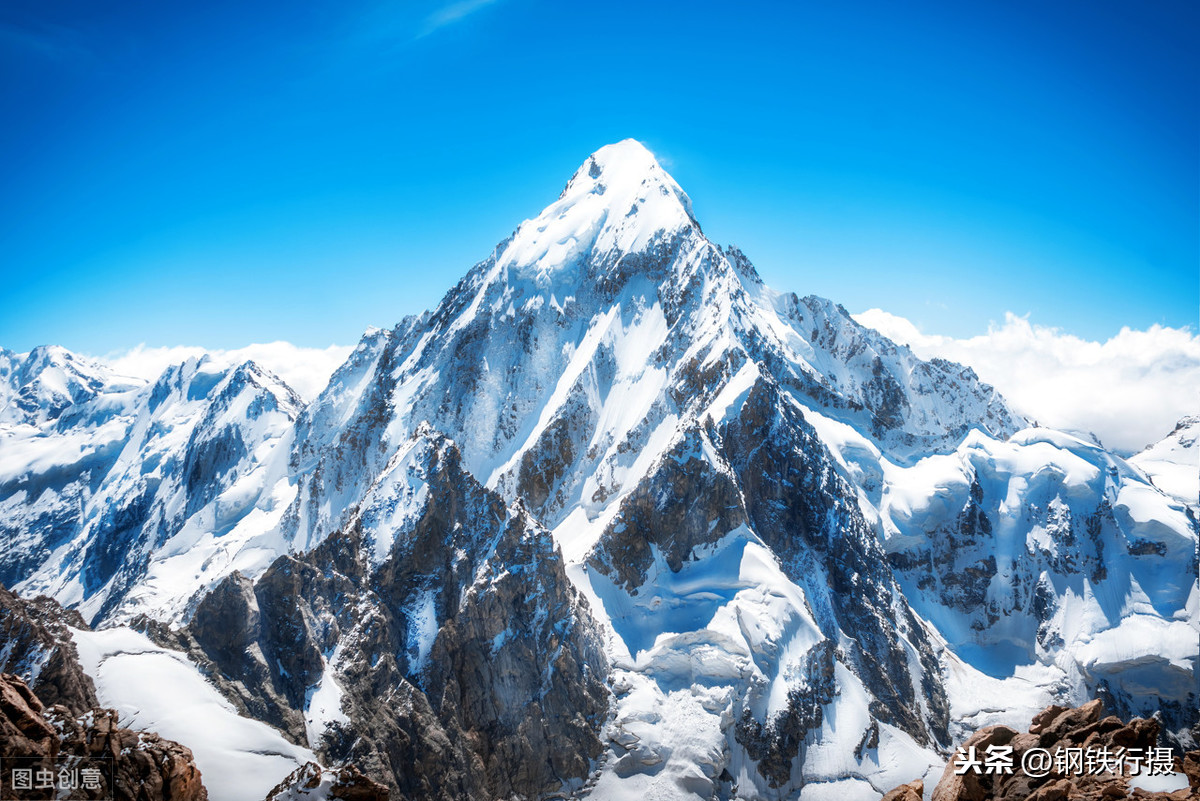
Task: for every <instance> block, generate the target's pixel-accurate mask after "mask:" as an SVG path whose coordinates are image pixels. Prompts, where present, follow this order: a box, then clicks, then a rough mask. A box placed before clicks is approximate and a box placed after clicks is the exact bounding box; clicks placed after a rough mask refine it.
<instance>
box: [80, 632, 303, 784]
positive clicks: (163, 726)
mask: <svg viewBox="0 0 1200 801" xmlns="http://www.w3.org/2000/svg"><path fill="white" fill-rule="evenodd" d="M71 636H72V638H73V639H74V640H75V645H76V647H77V648H78V649H79V660H80V663H81V664H82V665H83V668H84V670H85V671H86V672H87V674H88V675H89V676H91V677H92V679H93V681H95V683H96V693H97V695H98V697H99V699H100V703H101V704H102V705H103V706H105V707H109V708H113V709H116V710H117V713H118V714H119V715H120V720H121V725H123V726H126V727H129V728H133V729H145V730H148V731H154V732H158V733H159V734H160V735H162V736H163V737H166V738H168V739H171V740H175V741H177V742H180V743H183V744H184V745H186V746H187V747H188V748H190V749H191V750H192V754H193V756H194V757H195V759H196V766H197V767H199V768H200V774H201V780H202V781H203V782H204V786H205V788H206V789H207V790H208V795H209V798H211V799H213V801H218V799H219V801H262V799H263V798H265V797H266V795H267V793H268V792H270V791H271V789H272V788H273V787H274V786H275V785H276V784H278V783H279V781H280V780H281V779H283V778H284V777H285V776H287V775H288V774H289V773H291V772H292V771H293V770H295V769H296V768H297V767H298V766H299V765H303V764H305V763H306V762H309V761H312V760H314V759H315V757H314V756H313V753H312V751H310V750H308V749H307V748H301V747H299V746H296V745H293V744H292V743H289V742H288V741H287V740H285V739H284V738H283V737H282V736H281V735H280V734H279V732H277V731H275V730H274V729H272V728H271V727H270V726H268V725H266V724H265V723H260V722H259V721H256V720H250V719H249V718H244V717H241V716H239V715H238V714H237V712H235V711H234V709H233V706H232V704H230V703H229V701H227V700H226V699H225V698H224V697H223V696H221V694H220V693H219V692H217V689H216V688H215V687H213V686H212V685H211V684H209V683H208V682H207V681H205V679H204V677H203V676H201V675H200V672H199V671H198V670H197V669H196V667H195V665H193V664H192V663H191V662H189V661H188V660H187V657H185V656H184V655H183V654H181V653H178V652H176V651H170V650H167V649H165V648H160V647H158V646H157V645H155V644H154V643H152V642H150V640H149V639H147V638H146V636H145V635H143V634H140V633H138V632H136V631H133V630H132V629H128V628H124V627H119V628H110V629H105V630H103V631H82V630H79V629H72V630H71Z"/></svg>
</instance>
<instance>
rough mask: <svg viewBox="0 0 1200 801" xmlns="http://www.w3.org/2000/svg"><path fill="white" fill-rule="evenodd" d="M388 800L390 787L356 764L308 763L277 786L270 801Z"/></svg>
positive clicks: (269, 797) (271, 794) (269, 795)
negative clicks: (327, 764) (374, 778)
mask: <svg viewBox="0 0 1200 801" xmlns="http://www.w3.org/2000/svg"><path fill="white" fill-rule="evenodd" d="M333 799H337V800H338V801H388V788H387V785H384V784H380V783H379V782H377V781H374V780H372V779H369V778H367V777H366V776H364V775H363V773H362V771H360V770H359V769H358V768H356V767H354V766H353V765H344V766H342V767H338V768H322V767H321V766H320V765H318V764H317V763H315V762H308V763H306V764H304V765H301V766H300V767H298V768H296V769H295V770H294V771H292V772H291V773H289V774H288V775H287V777H286V778H284V780H283V781H281V782H280V783H279V784H277V785H276V786H275V789H274V790H272V791H271V792H270V793H269V794H268V795H267V799H266V801H332V800H333Z"/></svg>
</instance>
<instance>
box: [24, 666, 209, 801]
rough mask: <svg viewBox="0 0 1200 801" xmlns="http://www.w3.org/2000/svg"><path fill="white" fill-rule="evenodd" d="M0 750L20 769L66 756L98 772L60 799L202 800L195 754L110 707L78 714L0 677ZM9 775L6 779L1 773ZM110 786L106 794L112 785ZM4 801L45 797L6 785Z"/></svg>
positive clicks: (46, 765) (51, 766) (49, 766)
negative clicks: (126, 723) (138, 727)
mask: <svg viewBox="0 0 1200 801" xmlns="http://www.w3.org/2000/svg"><path fill="white" fill-rule="evenodd" d="M0 754H3V755H4V757H5V758H6V759H9V760H19V764H20V765H21V766H22V767H34V768H35V769H45V770H50V771H52V772H54V773H56V774H57V771H58V769H59V768H60V767H62V766H63V765H64V764H67V763H64V762H59V763H56V762H55V760H56V759H62V758H63V757H79V758H84V760H85V761H79V760H77V761H75V762H72V763H70V764H71V765H74V766H76V767H78V766H79V765H83V766H85V767H92V768H95V769H98V770H100V771H101V773H102V774H103V780H102V781H101V783H100V786H99V787H98V788H96V789H85V788H84V787H83V786H82V783H80V785H81V786H79V787H77V788H76V789H74V790H72V791H71V792H70V793H69V794H67V795H60V796H58V797H60V798H69V799H84V798H110V797H111V798H113V799H116V800H117V801H207V799H208V793H207V792H206V791H205V789H204V785H203V784H202V783H201V780H200V771H199V770H198V769H197V768H196V765H195V763H194V762H193V761H192V752H191V751H190V750H189V749H187V748H185V747H184V746H182V745H180V744H179V743H176V742H172V741H171V740H165V739H163V738H161V737H159V736H158V735H157V734H153V733H149V732H136V731H130V730H129V729H124V728H121V727H120V726H119V725H118V723H117V713H116V711H115V710H112V709H99V708H97V709H92V710H90V711H88V712H87V713H86V714H83V715H76V714H74V713H73V712H72V711H71V710H69V709H67V708H66V707H65V706H63V705H61V704H56V705H54V706H50V707H46V706H44V705H43V704H42V702H41V700H39V699H38V697H37V696H36V695H35V694H34V692H33V691H32V690H31V689H30V688H29V685H28V684H26V683H25V682H24V681H22V680H21V679H20V678H18V677H17V676H14V675H12V674H10V673H4V674H0ZM6 778H7V777H6ZM110 787H111V795H110V792H109V788H110ZM4 792H5V794H4V798H5V799H10V798H11V799H19V798H34V797H44V795H45V791H44V790H42V791H37V790H34V791H30V793H29V794H23V793H25V791H22V790H14V789H13V788H11V787H10V786H9V785H8V784H5V786H4Z"/></svg>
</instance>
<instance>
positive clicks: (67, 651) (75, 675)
mask: <svg viewBox="0 0 1200 801" xmlns="http://www.w3.org/2000/svg"><path fill="white" fill-rule="evenodd" d="M68 625H70V626H74V627H75V628H86V627H87V624H86V623H84V622H83V618H82V617H80V615H79V613H78V612H75V611H74V610H68V609H63V608H62V607H61V606H59V605H58V602H57V601H55V600H53V599H52V598H47V597H45V596H41V597H38V598H34V599H33V600H30V601H26V600H23V599H21V598H18V597H17V596H16V595H14V594H13V593H11V592H9V591H8V590H7V589H5V588H4V587H3V586H2V585H0V671H2V672H5V673H13V674H16V675H17V676H19V677H20V678H21V679H22V680H23V681H25V682H26V683H28V684H29V686H30V687H32V688H33V691H34V692H35V693H37V695H38V697H39V698H41V699H42V701H43V703H45V704H47V705H50V706H53V705H55V704H62V705H63V706H65V707H66V708H67V709H69V710H70V711H71V712H72V713H74V714H79V715H81V714H83V713H84V712H86V711H87V710H89V709H91V708H93V707H96V706H99V704H100V702H99V701H98V700H97V699H96V688H95V686H94V685H93V684H92V679H91V677H89V676H88V675H87V674H86V673H84V672H83V668H82V667H80V665H79V655H78V653H77V652H76V650H75V643H74V642H72V641H71V636H70V634H69V633H68V631H67V626H68Z"/></svg>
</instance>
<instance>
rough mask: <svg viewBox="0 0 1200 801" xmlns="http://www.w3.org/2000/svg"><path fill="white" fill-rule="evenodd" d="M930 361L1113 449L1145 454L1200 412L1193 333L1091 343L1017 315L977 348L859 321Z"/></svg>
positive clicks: (1167, 331) (1130, 333)
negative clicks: (968, 372) (965, 372)
mask: <svg viewBox="0 0 1200 801" xmlns="http://www.w3.org/2000/svg"><path fill="white" fill-rule="evenodd" d="M854 319H856V320H858V322H860V323H861V324H863V325H865V326H868V327H870V328H874V329H875V330H877V331H879V332H881V333H882V334H884V335H885V336H887V337H889V338H891V339H892V340H894V341H895V342H898V343H901V344H905V345H908V346H909V347H910V348H912V350H913V352H914V353H916V354H917V355H918V356H920V357H922V358H926V359H928V358H932V357H934V356H941V357H942V358H945V359H950V360H951V361H956V362H960V363H962V364H966V365H969V366H970V367H972V368H974V369H975V372H976V373H978V374H979V376H980V378H982V379H983V380H984V381H986V382H988V383H989V384H992V385H993V386H994V387H996V388H997V389H998V390H1000V392H1001V393H1002V394H1003V395H1004V396H1005V397H1007V398H1008V400H1009V401H1010V402H1011V403H1012V405H1013V406H1014V407H1015V408H1016V409H1017V411H1019V412H1021V413H1022V414H1024V415H1025V416H1026V417H1028V418H1030V419H1031V420H1036V421H1037V422H1038V423H1040V424H1042V425H1045V426H1050V427H1053V428H1059V429H1064V430H1068V431H1086V432H1092V433H1094V434H1096V436H1098V437H1099V438H1100V440H1101V441H1102V442H1103V443H1104V444H1105V445H1106V446H1107V447H1109V448H1114V449H1116V450H1118V451H1121V452H1124V453H1132V452H1135V451H1139V450H1141V449H1142V448H1144V447H1145V446H1146V445H1148V444H1150V443H1152V442H1155V441H1157V440H1159V439H1161V438H1162V437H1163V436H1165V435H1166V434H1167V433H1169V432H1170V431H1171V430H1172V429H1173V428H1174V426H1175V423H1176V421H1177V420H1178V419H1179V418H1181V417H1183V416H1184V415H1187V414H1195V413H1196V412H1197V411H1200V394H1198V393H1200V337H1198V336H1195V335H1193V334H1192V333H1191V331H1189V330H1188V329H1186V328H1165V327H1163V326H1158V325H1155V326H1152V327H1150V328H1149V329H1147V330H1145V331H1136V330H1133V329H1130V328H1122V329H1121V331H1120V332H1119V333H1118V334H1117V335H1116V336H1114V337H1112V338H1111V339H1109V340H1108V341H1106V342H1092V341H1089V340H1086V339H1080V338H1079V337H1076V336H1072V335H1071V334H1066V333H1063V332H1062V331H1060V330H1059V329H1057V328H1049V327H1046V326H1040V325H1034V324H1032V323H1030V322H1029V320H1028V319H1026V318H1024V317H1018V316H1016V315H1014V314H1013V313H1011V312H1009V313H1008V314H1006V315H1005V319H1004V324H1003V325H995V324H993V325H991V326H989V328H988V332H987V333H986V334H983V335H981V336H976V337H971V338H969V339H953V338H951V337H945V336H938V335H936V334H924V333H922V332H921V331H920V330H919V329H918V328H917V327H916V326H915V325H913V324H912V323H911V322H910V321H908V320H906V319H905V318H903V317H897V316H896V315H894V314H889V313H888V312H885V311H882V310H881V309H870V310H868V311H865V312H863V313H861V314H856V315H854Z"/></svg>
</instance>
